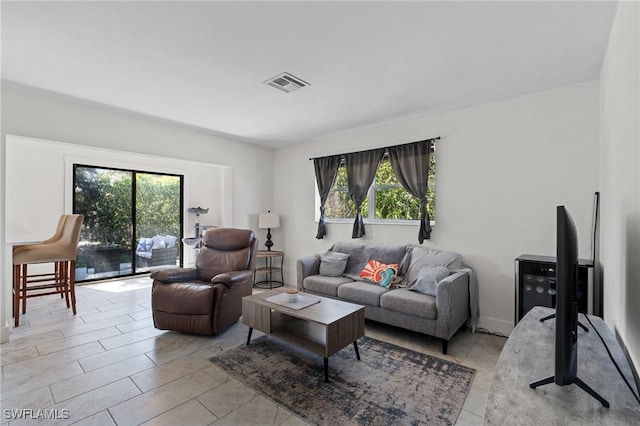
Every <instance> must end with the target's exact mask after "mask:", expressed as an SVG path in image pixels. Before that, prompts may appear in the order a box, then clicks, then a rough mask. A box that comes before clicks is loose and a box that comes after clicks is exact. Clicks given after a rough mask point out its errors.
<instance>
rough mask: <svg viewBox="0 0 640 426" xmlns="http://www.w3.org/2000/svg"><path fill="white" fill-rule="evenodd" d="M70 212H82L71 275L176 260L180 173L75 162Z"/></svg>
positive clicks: (80, 277)
mask: <svg viewBox="0 0 640 426" xmlns="http://www.w3.org/2000/svg"><path fill="white" fill-rule="evenodd" d="M73 169H74V170H73V179H74V182H73V187H74V199H73V212H74V213H79V214H83V215H84V217H85V219H84V227H83V230H82V234H81V236H80V246H79V249H78V259H77V262H76V267H77V269H76V278H77V281H86V280H92V279H102V278H110V277H118V276H126V275H133V274H136V273H144V272H149V271H150V270H154V269H158V268H163V267H175V266H176V265H181V264H182V257H181V255H182V251H181V250H180V247H181V240H182V234H183V232H182V231H183V230H182V211H183V208H182V199H183V196H182V195H183V194H182V192H183V180H182V176H178V175H168V174H160V173H149V172H139V171H136V170H122V169H112V168H105V167H97V166H89V165H79V164H75V165H74V167H73Z"/></svg>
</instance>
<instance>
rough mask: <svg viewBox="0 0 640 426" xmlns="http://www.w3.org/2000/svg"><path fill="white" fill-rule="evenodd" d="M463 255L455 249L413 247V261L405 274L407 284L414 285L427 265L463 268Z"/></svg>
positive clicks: (454, 268) (450, 268)
mask: <svg viewBox="0 0 640 426" xmlns="http://www.w3.org/2000/svg"><path fill="white" fill-rule="evenodd" d="M462 263H463V257H462V255H461V254H460V253H456V252H454V251H440V250H431V249H427V248H422V247H415V246H414V247H413V250H412V253H411V262H410V264H409V268H408V270H407V273H406V275H405V278H406V281H407V285H409V286H411V285H413V284H414V283H415V282H416V281H417V279H418V274H419V273H420V271H422V269H423V268H424V267H425V266H445V267H447V268H449V270H452V271H455V270H456V269H460V268H462Z"/></svg>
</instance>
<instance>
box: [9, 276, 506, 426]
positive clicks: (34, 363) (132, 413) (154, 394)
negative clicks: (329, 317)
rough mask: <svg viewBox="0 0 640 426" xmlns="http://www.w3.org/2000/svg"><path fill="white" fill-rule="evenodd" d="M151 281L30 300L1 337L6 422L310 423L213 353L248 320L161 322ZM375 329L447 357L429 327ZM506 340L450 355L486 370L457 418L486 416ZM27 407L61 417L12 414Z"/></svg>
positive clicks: (457, 343) (452, 349) (459, 343)
mask: <svg viewBox="0 0 640 426" xmlns="http://www.w3.org/2000/svg"><path fill="white" fill-rule="evenodd" d="M150 285H151V281H150V280H149V278H146V277H145V278H135V279H129V280H121V281H110V282H103V283H98V284H92V285H85V286H81V287H78V289H77V298H78V303H77V306H78V309H77V311H78V313H77V315H75V316H74V315H72V314H71V311H70V310H69V309H66V306H65V304H64V302H63V301H62V300H61V299H59V298H58V297H56V296H44V297H39V298H35V299H30V300H29V303H28V309H27V314H26V315H24V316H21V319H20V327H18V328H15V329H13V330H12V333H11V337H10V341H9V342H7V343H4V344H2V345H0V365H1V368H2V374H1V381H0V392H1V401H2V403H1V408H2V410H0V412H1V413H2V418H1V419H0V424H3V425H4V424H10V425H28V424H47V425H54V424H72V423H73V424H77V425H140V424H144V425H177V424H181V425H211V424H213V425H265V424H271V425H287V426H292V425H304V424H306V423H305V422H304V421H302V420H301V419H299V418H298V417H297V416H295V415H293V414H292V413H290V412H288V411H287V410H285V409H284V408H282V407H279V406H278V405H277V404H275V403H273V402H271V401H270V400H268V399H266V398H264V397H263V396H261V395H259V394H257V393H255V392H253V391H252V390H251V389H249V388H247V387H245V386H243V385H242V384H241V383H240V382H238V381H237V380H235V379H233V378H231V377H229V376H227V375H226V374H225V373H224V372H223V371H221V370H220V369H218V368H216V367H215V366H213V365H212V364H211V363H210V362H209V361H208V359H209V358H210V357H211V356H213V355H214V354H215V353H218V352H221V351H224V350H227V349H229V348H232V347H234V346H237V345H239V344H242V343H243V342H244V340H245V339H246V336H247V330H248V329H247V327H246V326H244V325H243V324H241V323H240V322H238V323H237V324H235V325H234V326H232V327H231V328H230V329H229V330H227V331H226V332H224V333H223V334H222V335H220V336H216V337H203V336H188V335H183V334H178V333H175V332H167V331H160V330H156V329H155V328H153V322H152V319H151V311H150V308H151V306H150ZM259 334H260V333H257V332H256V333H254V337H257V335H259ZM366 335H367V336H370V337H374V338H377V339H380V340H384V341H388V342H391V343H395V344H397V345H400V346H404V347H407V348H410V349H413V350H415V351H418V352H423V353H426V354H430V355H435V356H438V357H442V356H443V355H442V354H441V352H440V342H439V341H437V340H436V339H431V338H428V337H426V336H424V335H422V334H419V333H413V332H409V331H406V330H401V329H398V328H395V327H389V326H385V325H382V324H377V323H370V322H367V326H366ZM504 342H505V339H502V338H499V337H494V336H489V335H483V334H478V333H476V334H471V333H468V332H467V333H463V334H459V335H457V336H455V337H454V339H453V340H452V341H451V342H450V344H449V354H448V355H447V356H445V357H446V358H447V359H449V360H452V361H455V362H458V363H461V364H464V365H467V366H470V367H473V368H476V369H477V374H476V376H475V379H474V382H473V385H472V387H471V390H470V391H469V395H468V396H467V399H466V401H465V404H464V406H463V409H462V412H461V413H460V416H459V418H458V421H457V423H456V424H458V425H478V424H482V422H483V415H484V407H485V403H486V399H487V391H488V388H489V384H490V382H491V377H492V375H493V370H494V368H495V364H496V361H497V358H498V355H499V354H500V350H501V349H502V346H503V345H504ZM19 408H25V409H32V410H33V411H31V417H36V416H37V415H40V416H43V415H45V414H46V415H49V416H54V417H58V418H57V419H55V418H54V419H47V420H46V421H37V420H34V419H21V420H16V419H14V418H11V411H10V409H19ZM45 408H46V409H47V410H43V409H45ZM37 410H43V411H40V412H38V411H37Z"/></svg>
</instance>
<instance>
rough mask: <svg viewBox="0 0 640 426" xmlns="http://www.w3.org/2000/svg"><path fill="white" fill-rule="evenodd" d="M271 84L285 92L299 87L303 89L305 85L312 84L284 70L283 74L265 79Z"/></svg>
mask: <svg viewBox="0 0 640 426" xmlns="http://www.w3.org/2000/svg"><path fill="white" fill-rule="evenodd" d="M264 83H267V84H268V85H269V86H272V87H275V88H276V89H280V90H282V91H283V92H287V93H289V92H295V91H296V90H298V89H302V88H303V87H305V86H311V85H310V84H309V83H307V82H306V81H304V80H302V79H300V78H298V77H296V76H295V75H291V74H289V73H287V72H283V73H282V74H278V75H276V76H275V77H271V78H270V79H268V80H266V81H264Z"/></svg>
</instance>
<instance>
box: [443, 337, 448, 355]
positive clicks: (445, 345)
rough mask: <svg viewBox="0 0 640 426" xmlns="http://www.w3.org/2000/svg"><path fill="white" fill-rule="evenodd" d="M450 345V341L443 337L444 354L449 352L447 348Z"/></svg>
mask: <svg viewBox="0 0 640 426" xmlns="http://www.w3.org/2000/svg"><path fill="white" fill-rule="evenodd" d="M448 347H449V341H448V340H445V339H442V355H446V354H447V348H448Z"/></svg>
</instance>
